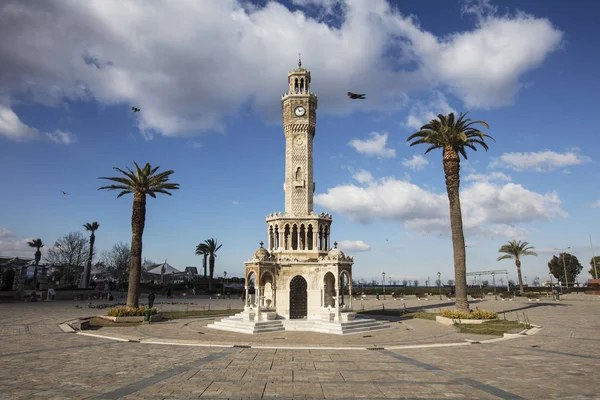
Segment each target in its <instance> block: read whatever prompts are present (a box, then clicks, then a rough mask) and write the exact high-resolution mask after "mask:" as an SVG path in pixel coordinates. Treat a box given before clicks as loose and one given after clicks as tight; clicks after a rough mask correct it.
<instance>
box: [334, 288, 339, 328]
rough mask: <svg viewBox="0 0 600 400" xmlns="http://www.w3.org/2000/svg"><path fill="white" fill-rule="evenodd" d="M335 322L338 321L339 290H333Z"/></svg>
mask: <svg viewBox="0 0 600 400" xmlns="http://www.w3.org/2000/svg"><path fill="white" fill-rule="evenodd" d="M335 320H336V321H339V320H340V289H339V287H336V288H335Z"/></svg>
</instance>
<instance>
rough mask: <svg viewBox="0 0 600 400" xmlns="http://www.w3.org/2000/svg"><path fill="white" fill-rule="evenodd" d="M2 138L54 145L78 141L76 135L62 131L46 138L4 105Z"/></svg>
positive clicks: (0, 119) (1, 109) (0, 123)
mask: <svg viewBox="0 0 600 400" xmlns="http://www.w3.org/2000/svg"><path fill="white" fill-rule="evenodd" d="M0 90H1V89H0ZM0 136H4V137H6V138H7V139H9V140H13V141H16V142H26V141H30V140H44V139H46V140H50V141H52V142H54V143H59V144H71V143H73V142H76V141H77V138H76V137H75V135H74V134H72V133H71V132H65V131H61V130H56V131H54V132H53V133H50V132H47V133H46V134H45V137H44V136H43V135H41V134H40V132H39V131H38V130H37V129H36V128H33V127H31V126H29V125H27V124H24V123H23V122H22V121H21V119H20V118H19V117H18V116H17V114H15V112H14V111H13V110H12V109H11V108H10V107H8V106H6V105H3V104H0Z"/></svg>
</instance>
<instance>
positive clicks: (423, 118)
mask: <svg viewBox="0 0 600 400" xmlns="http://www.w3.org/2000/svg"><path fill="white" fill-rule="evenodd" d="M450 113H455V114H457V112H456V110H455V109H454V108H452V107H450V105H449V104H448V101H447V100H446V96H444V94H443V93H442V92H440V91H439V90H434V91H433V94H432V96H431V98H430V99H429V102H428V103H427V104H425V103H423V102H421V101H415V102H414V103H413V105H412V106H411V111H410V113H409V114H408V117H407V118H406V126H408V127H409V128H413V129H415V130H419V129H421V127H422V126H423V125H425V124H426V123H428V122H429V121H431V120H432V119H435V118H436V117H437V116H438V114H450Z"/></svg>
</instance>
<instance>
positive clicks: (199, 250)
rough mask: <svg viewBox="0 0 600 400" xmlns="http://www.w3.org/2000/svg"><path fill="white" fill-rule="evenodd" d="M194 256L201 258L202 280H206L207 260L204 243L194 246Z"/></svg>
mask: <svg viewBox="0 0 600 400" xmlns="http://www.w3.org/2000/svg"><path fill="white" fill-rule="evenodd" d="M196 255H197V256H203V259H202V268H204V279H206V259H207V258H208V250H207V247H206V243H200V244H198V246H196Z"/></svg>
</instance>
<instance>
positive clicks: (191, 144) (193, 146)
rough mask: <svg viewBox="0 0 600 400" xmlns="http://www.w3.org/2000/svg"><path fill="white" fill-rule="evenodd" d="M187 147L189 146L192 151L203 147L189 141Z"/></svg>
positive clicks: (198, 143)
mask: <svg viewBox="0 0 600 400" xmlns="http://www.w3.org/2000/svg"><path fill="white" fill-rule="evenodd" d="M188 146H190V147H191V148H192V149H200V148H202V147H204V145H203V144H202V143H200V142H194V141H189V142H188Z"/></svg>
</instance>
